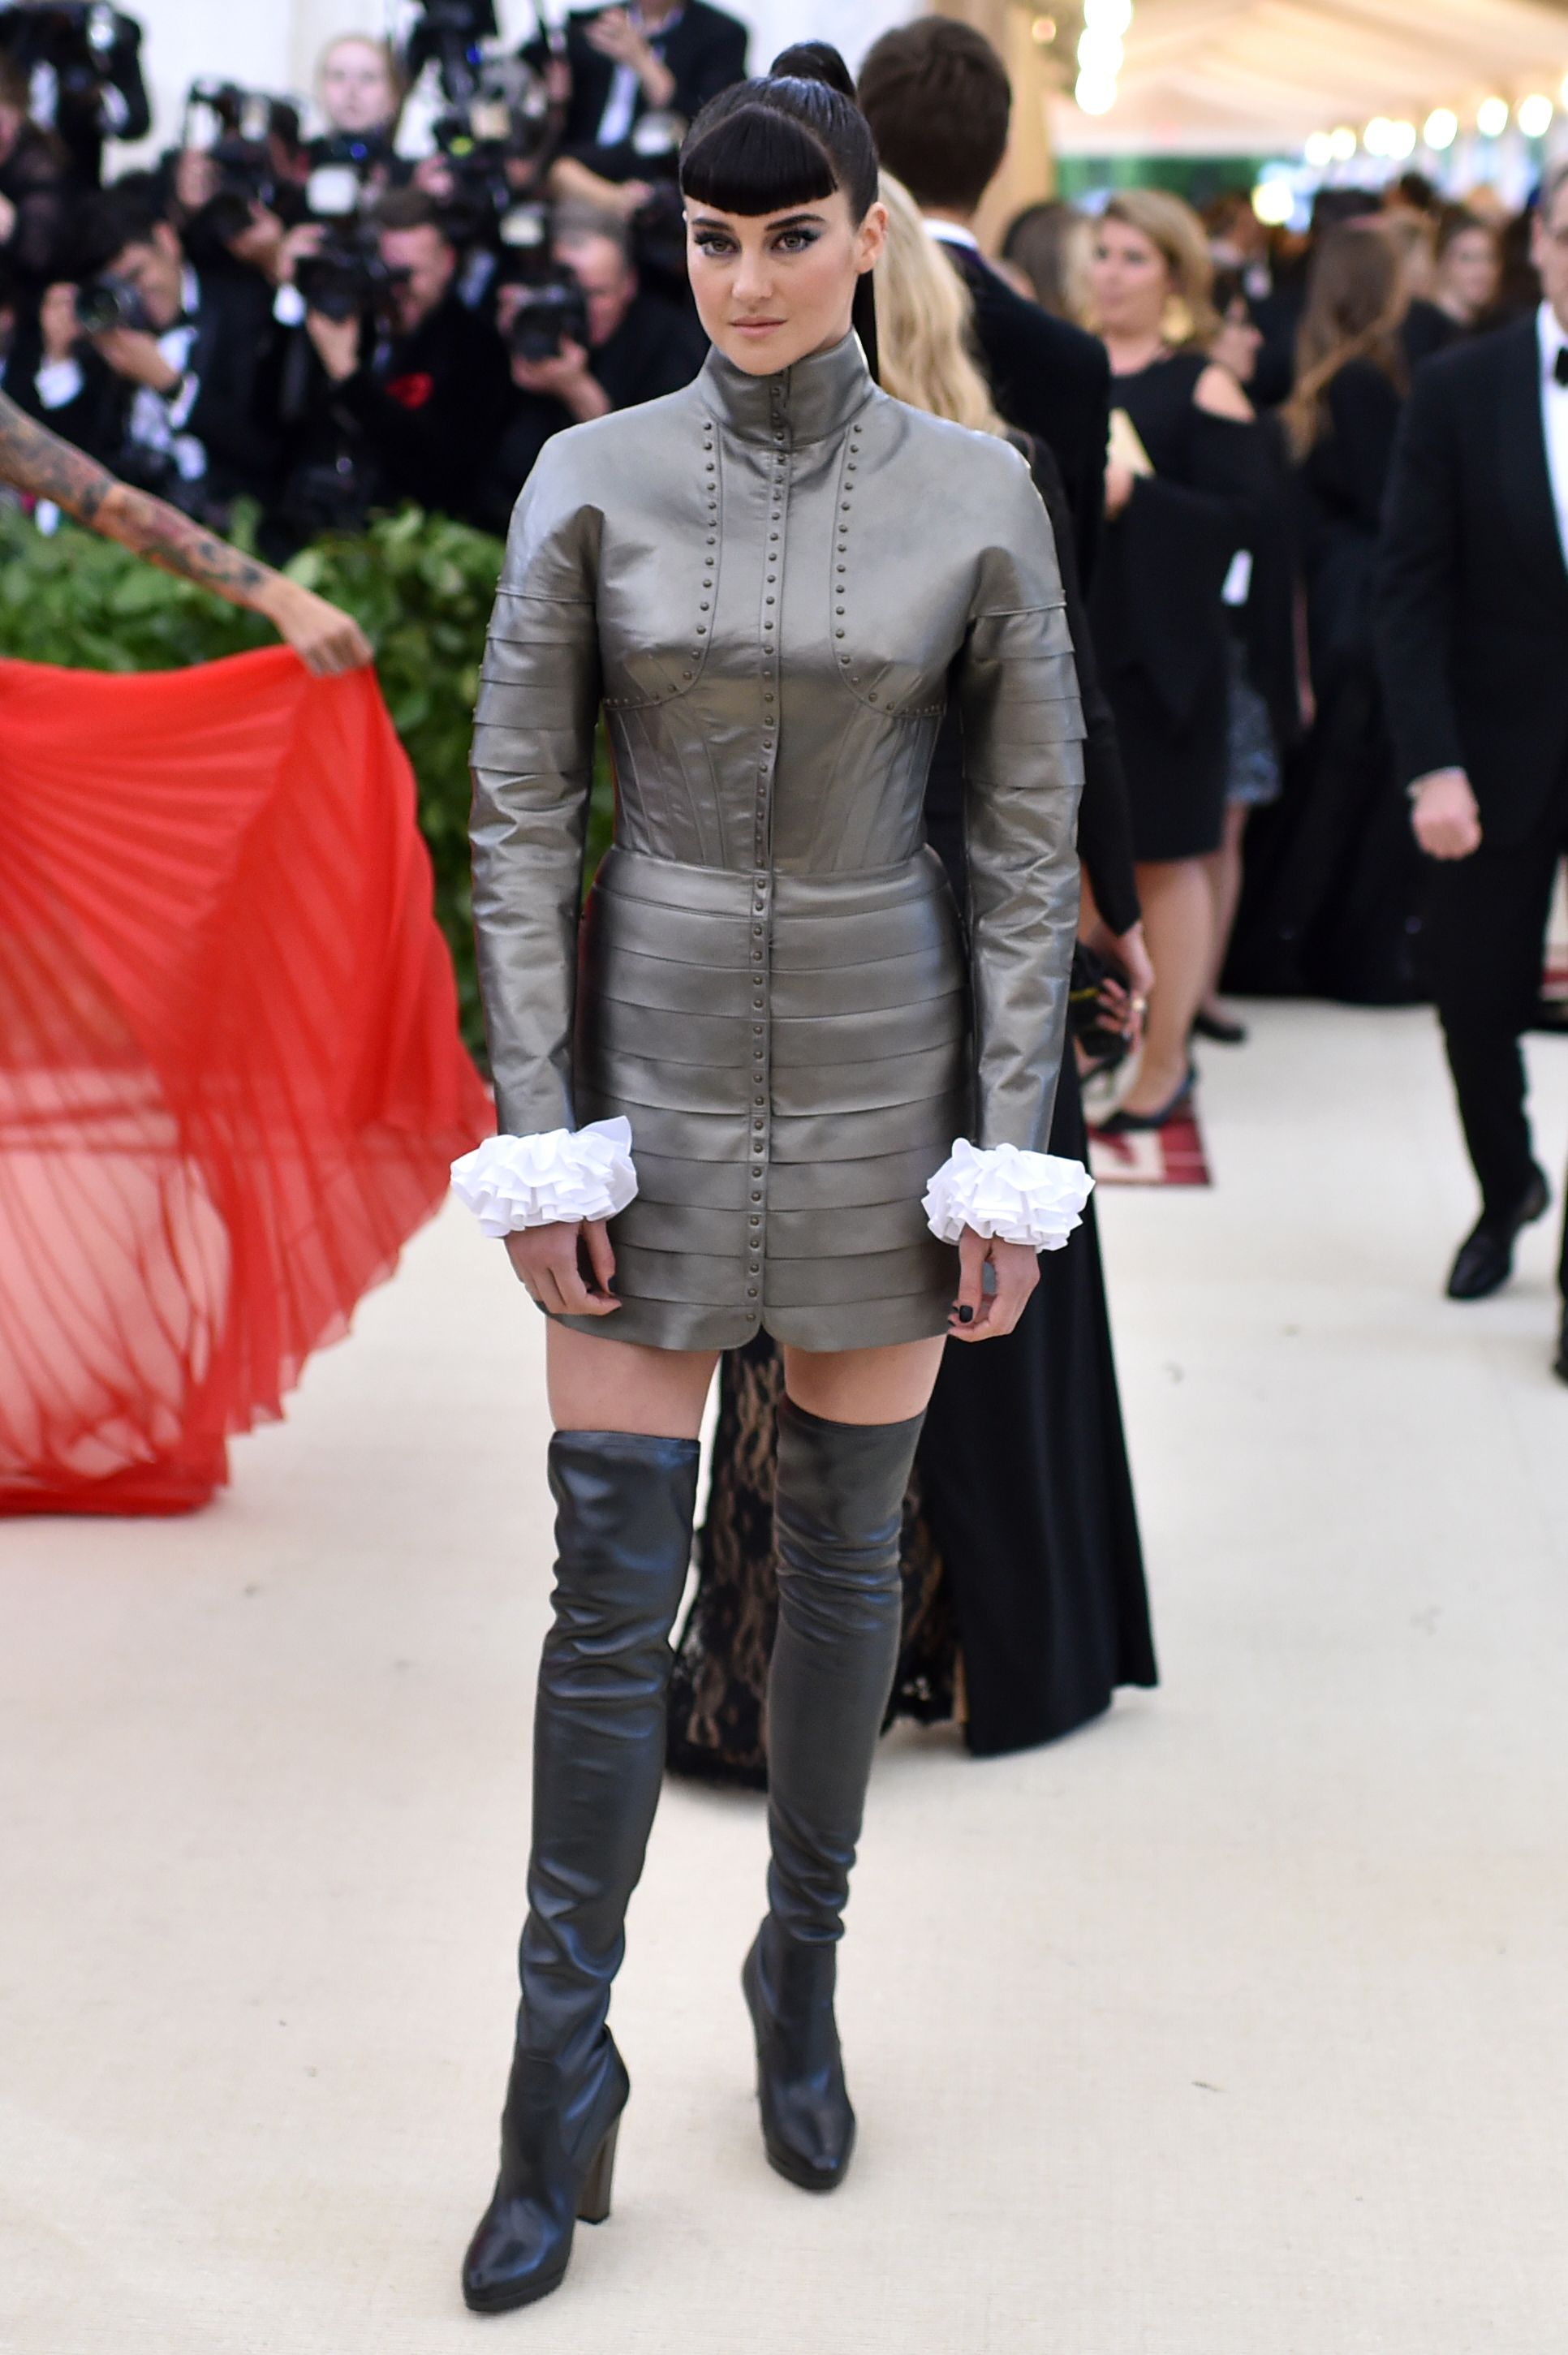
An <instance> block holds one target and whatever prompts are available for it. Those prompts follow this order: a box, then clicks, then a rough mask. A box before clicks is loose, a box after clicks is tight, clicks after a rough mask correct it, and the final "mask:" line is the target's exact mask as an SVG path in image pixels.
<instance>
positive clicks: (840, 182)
mask: <svg viewBox="0 0 1568 2355" xmlns="http://www.w3.org/2000/svg"><path fill="white" fill-rule="evenodd" d="M680 187H681V194H682V195H683V196H687V197H695V198H696V200H697V202H698V203H699V204H703V205H712V206H713V207H714V208H715V210H717V211H719V212H721V213H740V214H741V215H743V216H746V217H754V216H756V215H759V214H762V213H782V212H787V211H788V210H789V209H790V208H791V207H792V206H795V205H809V204H819V203H820V202H821V201H822V199H823V198H824V197H830V196H831V195H832V194H833V192H834V190H835V189H836V188H842V189H843V191H844V194H845V196H846V197H848V200H849V211H850V216H851V218H853V219H854V221H855V223H856V225H857V226H859V223H860V222H861V221H863V220H864V219H865V218H866V215H867V214H868V213H869V211H870V209H871V207H872V206H873V205H874V204H875V203H876V201H877V150H876V145H875V143H874V141H873V140H872V137H871V133H870V126H869V124H868V123H867V121H866V118H865V116H864V115H863V114H862V113H861V112H860V110H859V106H858V105H857V104H856V102H855V85H854V83H853V81H852V80H850V77H849V69H848V66H847V65H846V64H845V62H844V60H843V59H842V58H841V57H840V56H839V54H838V52H837V49H835V48H830V47H829V46H828V44H827V42H826V41H803V42H800V43H798V44H797V45H796V46H795V48H788V49H785V50H784V51H783V52H782V53H781V55H780V56H779V57H778V58H777V59H775V61H774V64H773V71H772V73H770V74H763V75H759V76H757V77H755V78H754V79H753V80H751V81H741V82H736V83H735V84H734V85H733V87H732V88H731V89H729V90H726V91H720V94H719V96H718V97H717V98H713V99H709V102H708V104H707V105H706V106H705V107H704V108H703V110H702V112H701V113H700V114H699V116H698V118H697V120H696V122H695V123H693V124H692V126H691V129H690V130H689V131H688V133H687V134H686V144H684V146H683V147H682V148H681V151H680Z"/></svg>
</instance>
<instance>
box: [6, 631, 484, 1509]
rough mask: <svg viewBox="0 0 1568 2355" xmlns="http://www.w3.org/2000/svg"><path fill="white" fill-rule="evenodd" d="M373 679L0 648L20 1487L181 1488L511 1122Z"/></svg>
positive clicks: (68, 1503)
mask: <svg viewBox="0 0 1568 2355" xmlns="http://www.w3.org/2000/svg"><path fill="white" fill-rule="evenodd" d="M493 1124H494V1123H493V1119H492V1116H491V1113H490V1108H489V1103H488V1099H487V1096H486V1094H485V1089H484V1086H483V1084H482V1082H481V1081H480V1079H479V1077H478V1074H477V1073H476V1071H475V1069H474V1065H473V1063H472V1062H471V1061H470V1060H469V1058H468V1056H467V1054H466V1053H465V1052H464V1049H463V1046H462V1044H461V1042H460V1039H459V1037H458V1030H457V1015H456V996H455V991H454V987H453V975H452V966H451V962H450V959H449V958H448V955H447V953H446V948H445V944H444V943H443V940H442V937H441V934H440V932H438V931H437V929H436V925H435V922H434V919H433V917H432V912H431V871H430V862H429V859H428V857H427V855H426V852H425V849H424V845H423V843H422V842H421V838H420V835H419V832H418V829H417V826H416V824H415V814H414V792H413V780H412V778H411V774H410V771H409V765H408V762H407V760H406V759H405V757H404V755H403V751H402V748H401V746H400V744H399V742H398V740H397V737H396V735H395V734H394V732H393V730H392V726H391V722H390V721H389V719H388V717H387V713H386V709H385V708H384V706H383V704H382V702H381V698H380V695H379V690H378V688H377V686H376V682H375V678H374V677H373V675H372V674H371V673H370V672H369V671H359V672H356V673H354V674H353V675H352V676H350V677H345V678H338V679H329V680H321V679H313V678H311V677H309V676H308V675H307V673H306V672H305V671H304V669H303V668H302V666H301V665H300V664H299V662H298V661H297V660H296V659H295V657H294V656H293V655H292V654H290V653H288V652H287V651H286V650H285V649H283V648H281V647H280V648H278V649H276V650H275V651H271V652H267V653H262V654H252V655H240V656H238V657H237V658H236V659H234V660H232V661H229V662H220V663H212V664H208V665H207V666H203V667H200V668H197V669H192V670H185V671H177V672H172V673H169V674H166V675H159V676H155V677H129V678H126V677H102V676H97V675H91V674H85V673H82V672H78V671H66V670H52V669H46V668H43V667H40V666H36V665H33V664H27V663H15V662H0V1512H5V1513H26V1512H70V1513H80V1512H114V1513H161V1512H177V1511H181V1510H184V1509H187V1508H189V1507H192V1506H195V1505H199V1504H201V1503H203V1502H204V1501H205V1500H206V1499H207V1498H208V1497H210V1495H211V1494H212V1492H213V1490H214V1488H215V1487H218V1486H219V1484H220V1483H221V1482H222V1481H223V1480H224V1479H225V1477H226V1476H227V1451H226V1445H225V1443H226V1440H227V1438H228V1436H229V1433H232V1432H239V1431H244V1430H246V1429H248V1428H249V1427H250V1425H251V1423H255V1422H256V1421H258V1420H259V1419H263V1418H269V1417H274V1416H276V1415H277V1414H278V1413H279V1412H281V1402H282V1399H283V1392H284V1391H286V1390H287V1389H288V1388H289V1386H290V1384H291V1383H293V1382H294V1381H295V1380H297V1379H298V1377H299V1373H300V1369H301V1368H302V1367H303V1365H304V1361H305V1359H306V1358H307V1357H308V1355H309V1354H310V1352H311V1350H312V1349H314V1348H316V1347H317V1346H318V1345H319V1344H320V1343H321V1342H323V1341H326V1340H330V1339H332V1338H334V1337H336V1336H337V1335H339V1334H341V1333H342V1332H343V1331H344V1330H345V1328H346V1327H347V1322H348V1318H349V1315H350V1312H351V1311H352V1309H353V1307H354V1305H355V1303H356V1302H357V1300H358V1298H359V1297H360V1295H361V1294H362V1293H363V1292H365V1290H366V1289H367V1288H368V1285H370V1284H374V1283H376V1282H377V1281H378V1280H379V1278H380V1277H382V1276H385V1275H387V1274H388V1273H389V1272H390V1271H391V1269H392V1267H393V1266H394V1265H395V1263H396V1261H397V1257H398V1253H399V1251H400V1248H401V1246H402V1244H403V1242H404V1241H406V1240H407V1238H408V1237H409V1236H410V1235H411V1233H412V1232H413V1231H414V1229H415V1228H416V1227H418V1226H419V1225H420V1224H421V1221H422V1220H424V1219H426V1218H428V1217H429V1216H430V1214H431V1213H432V1211H433V1210H434V1209H436V1208H437V1206H438V1205H439V1204H440V1202H441V1201H442V1199H443V1196H444V1194H445V1192H446V1187H447V1172H448V1164H449V1163H450V1161H451V1160H452V1158H453V1156H454V1155H456V1154H460V1153H463V1152H464V1151H466V1150H467V1149H468V1148H469V1147H470V1146H472V1145H473V1144H474V1143H475V1141H476V1139H477V1138H479V1137H480V1136H482V1135H485V1134H487V1133H488V1131H489V1130H490V1128H491V1127H492V1126H493Z"/></svg>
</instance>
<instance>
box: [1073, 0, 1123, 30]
mask: <svg viewBox="0 0 1568 2355" xmlns="http://www.w3.org/2000/svg"><path fill="white" fill-rule="evenodd" d="M1132 21H1133V0H1083V22H1084V24H1085V25H1086V26H1088V27H1090V29H1091V30H1092V31H1093V32H1096V33H1115V34H1116V35H1117V36H1118V37H1119V36H1120V35H1121V34H1123V33H1125V31H1126V29H1127V27H1128V26H1129V25H1130V24H1131V23H1132Z"/></svg>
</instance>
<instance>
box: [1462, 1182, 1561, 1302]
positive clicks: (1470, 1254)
mask: <svg viewBox="0 0 1568 2355" xmlns="http://www.w3.org/2000/svg"><path fill="white" fill-rule="evenodd" d="M1550 1199H1551V1196H1550V1195H1549V1194H1548V1192H1547V1190H1546V1180H1545V1178H1544V1177H1542V1176H1541V1172H1540V1170H1539V1169H1538V1170H1537V1171H1536V1173H1535V1175H1534V1177H1532V1178H1531V1182H1530V1187H1529V1189H1528V1191H1527V1192H1526V1194H1525V1197H1524V1199H1523V1201H1522V1202H1520V1205H1519V1208H1518V1209H1516V1210H1511V1211H1508V1212H1498V1211H1494V1210H1483V1211H1482V1212H1481V1215H1480V1217H1479V1218H1478V1219H1477V1220H1476V1223H1475V1225H1474V1226H1473V1227H1472V1228H1471V1230H1470V1231H1469V1233H1468V1234H1467V1236H1466V1238H1465V1240H1464V1241H1463V1242H1462V1243H1461V1244H1460V1246H1459V1251H1458V1256H1457V1257H1456V1260H1455V1262H1454V1264H1453V1266H1452V1267H1451V1268H1450V1270H1449V1272H1448V1297H1449V1299H1450V1300H1485V1299H1487V1298H1488V1296H1489V1295H1491V1294H1492V1293H1494V1292H1497V1291H1499V1290H1500V1289H1501V1287H1502V1286H1503V1285H1504V1284H1506V1283H1507V1282H1508V1280H1509V1276H1510V1275H1511V1274H1512V1273H1513V1247H1514V1244H1515V1243H1516V1242H1517V1241H1518V1240H1519V1236H1520V1230H1521V1229H1522V1228H1524V1227H1528V1226H1532V1225H1533V1224H1534V1222H1535V1220H1537V1219H1539V1218H1542V1217H1544V1216H1545V1212H1546V1206H1547V1203H1548V1202H1549V1201H1550Z"/></svg>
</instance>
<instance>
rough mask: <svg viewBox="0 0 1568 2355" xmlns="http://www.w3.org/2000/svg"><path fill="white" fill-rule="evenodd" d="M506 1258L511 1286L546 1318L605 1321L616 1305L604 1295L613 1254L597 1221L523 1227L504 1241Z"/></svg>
mask: <svg viewBox="0 0 1568 2355" xmlns="http://www.w3.org/2000/svg"><path fill="white" fill-rule="evenodd" d="M580 1244H581V1247H582V1249H583V1250H584V1251H586V1252H587V1254H588V1264H589V1266H590V1268H591V1269H592V1273H593V1288H592V1291H591V1290H590V1289H589V1287H588V1285H587V1284H584V1282H583V1280H582V1271H581V1265H580V1263H579V1250H578V1247H579V1245H580ZM507 1258H508V1259H509V1260H510V1261H511V1263H512V1273H514V1274H515V1275H516V1277H517V1282H518V1283H519V1284H521V1285H522V1286H523V1287H524V1289H525V1291H527V1292H528V1295H529V1296H530V1298H532V1299H534V1300H537V1301H538V1303H539V1306H540V1307H541V1308H542V1309H544V1310H545V1312H546V1314H547V1315H548V1316H611V1315H613V1312H614V1311H615V1310H616V1309H617V1308H619V1307H620V1305H621V1303H620V1302H619V1301H618V1300H616V1299H615V1298H614V1297H613V1295H612V1294H611V1290H610V1286H611V1284H612V1283H613V1280H614V1275H615V1253H614V1249H613V1245H612V1244H611V1241H610V1230H609V1228H608V1227H607V1226H606V1225H605V1223H604V1221H603V1219H581V1220H571V1221H570V1222H565V1221H563V1222H562V1223H561V1224H560V1225H559V1226H553V1227H527V1228H525V1229H524V1230H523V1231H522V1232H521V1233H520V1234H514V1235H508V1236H507Z"/></svg>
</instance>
